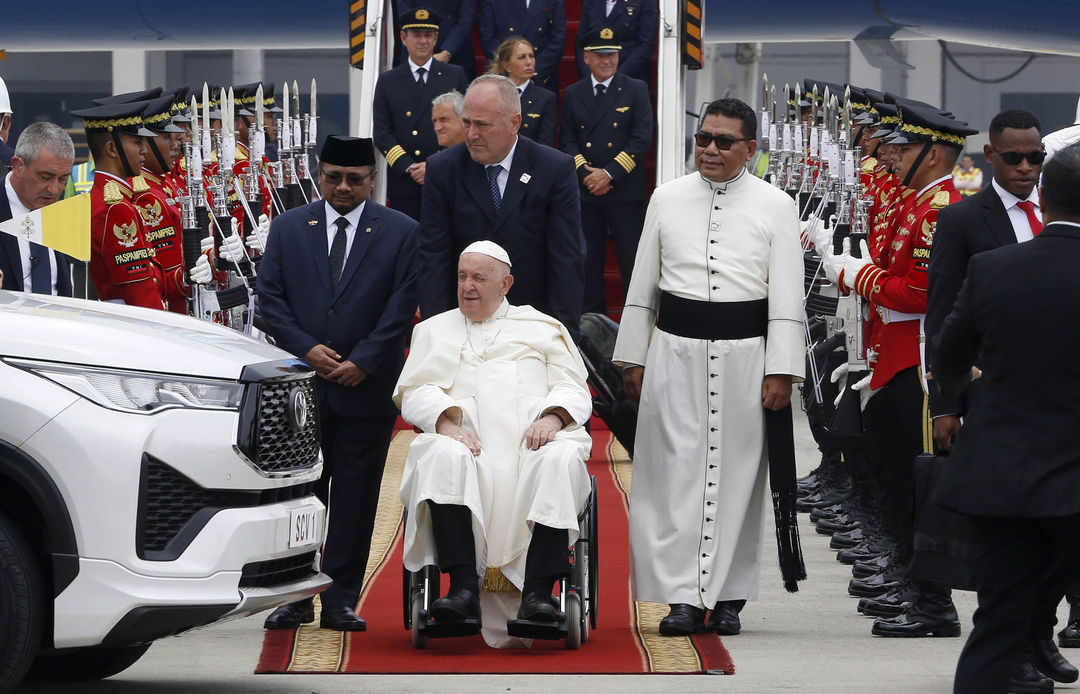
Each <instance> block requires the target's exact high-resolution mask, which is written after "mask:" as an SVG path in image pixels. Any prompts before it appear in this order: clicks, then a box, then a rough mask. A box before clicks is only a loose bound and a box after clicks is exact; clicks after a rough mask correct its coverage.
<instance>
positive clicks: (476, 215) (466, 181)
mask: <svg viewBox="0 0 1080 694" xmlns="http://www.w3.org/2000/svg"><path fill="white" fill-rule="evenodd" d="M420 220H421V232H420V248H419V265H420V281H419V284H418V289H419V295H420V315H421V316H422V317H424V318H429V317H431V316H434V315H436V314H438V313H442V312H443V311H446V310H448V309H450V308H454V307H455V306H457V290H456V283H457V279H456V278H457V257H458V255H459V254H460V253H461V251H462V249H464V248H465V246H467V245H469V244H470V243H472V242H473V241H478V240H481V239H490V240H492V241H494V242H496V243H498V244H499V245H501V246H502V247H503V248H505V249H506V252H507V253H509V254H510V260H511V262H512V263H513V265H514V269H513V275H514V286H513V287H512V288H511V289H510V295H509V300H510V303H512V304H514V305H521V304H529V305H531V306H532V307H533V308H536V309H538V310H540V311H543V312H544V313H547V314H549V315H551V316H554V317H555V318H558V319H559V320H560V321H562V322H563V324H564V325H566V327H567V328H568V329H569V330H570V332H571V334H573V335H575V336H576V335H577V327H578V319H579V318H580V316H581V294H582V281H583V277H584V275H583V268H584V261H585V240H584V238H583V236H582V233H581V218H580V210H579V206H578V184H577V177H576V176H575V175H574V163H573V160H572V159H570V157H568V156H567V155H565V154H563V153H562V152H559V151H558V150H555V149H552V148H550V147H545V146H543V145H538V144H536V143H535V142H533V141H532V140H530V139H528V138H524V137H519V138H518V139H517V149H516V150H515V152H514V159H513V162H512V163H511V165H510V175H509V178H508V179H507V181H506V190H505V192H504V193H503V197H502V205H501V206H500V209H499V213H498V214H497V215H496V213H495V203H494V202H493V201H492V199H491V188H490V187H489V185H488V180H487V175H486V173H485V171H484V167H483V166H481V165H480V164H477V163H476V162H474V161H473V160H472V157H471V156H469V150H468V149H466V146H465V143H464V142H462V143H460V144H457V145H454V146H453V147H451V148H449V149H447V150H444V151H442V152H439V153H438V154H436V155H435V156H433V157H431V158H430V159H428V168H427V180H426V181H425V183H424V203H423V208H422V211H421V214H420Z"/></svg>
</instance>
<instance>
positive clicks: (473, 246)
mask: <svg viewBox="0 0 1080 694" xmlns="http://www.w3.org/2000/svg"><path fill="white" fill-rule="evenodd" d="M466 253H480V254H482V255H486V256H488V257H489V258H494V259H495V260H499V261H502V262H504V263H506V264H507V265H509V266H510V267H511V268H513V267H514V266H513V265H511V263H510V255H509V254H508V253H507V252H506V250H505V249H504V248H503V247H502V246H500V245H499V244H497V243H495V242H494V241H473V242H472V243H470V244H469V245H468V246H466V247H465V250H463V251H462V252H461V255H465V254H466Z"/></svg>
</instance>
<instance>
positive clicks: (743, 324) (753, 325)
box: [656, 292, 769, 340]
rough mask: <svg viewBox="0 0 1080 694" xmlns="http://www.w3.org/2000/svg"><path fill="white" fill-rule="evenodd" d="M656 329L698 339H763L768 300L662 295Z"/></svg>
mask: <svg viewBox="0 0 1080 694" xmlns="http://www.w3.org/2000/svg"><path fill="white" fill-rule="evenodd" d="M656 327H658V328H660V329H661V330H663V331H664V332H666V333H671V334H672V335H678V336H679V337H690V338H694V339H697V340H741V339H743V338H747V337H763V336H764V335H765V333H766V332H767V330H768V327H769V300H768V299H755V300H753V301H715V302H714V301H698V300H696V299H684V298H682V297H680V296H675V295H674V294H668V293H667V292H661V293H660V316H659V319H658V320H657V322H656Z"/></svg>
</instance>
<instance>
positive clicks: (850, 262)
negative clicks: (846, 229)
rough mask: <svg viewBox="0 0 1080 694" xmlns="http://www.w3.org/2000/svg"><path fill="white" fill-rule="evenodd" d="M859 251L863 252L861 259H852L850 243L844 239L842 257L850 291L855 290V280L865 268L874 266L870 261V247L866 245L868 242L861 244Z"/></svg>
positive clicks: (845, 281)
mask: <svg viewBox="0 0 1080 694" xmlns="http://www.w3.org/2000/svg"><path fill="white" fill-rule="evenodd" d="M859 250H860V251H862V257H861V258H853V257H851V253H850V252H849V251H848V241H847V239H844V254H843V256H841V257H842V258H843V259H844V284H845V285H846V286H847V288H848V289H854V288H855V279H856V278H857V277H858V276H859V273H860V272H861V271H862V269H863V268H864V267H866V266H867V265H873V264H874V261H872V260H870V247H869V246H867V245H866V241H860V242H859Z"/></svg>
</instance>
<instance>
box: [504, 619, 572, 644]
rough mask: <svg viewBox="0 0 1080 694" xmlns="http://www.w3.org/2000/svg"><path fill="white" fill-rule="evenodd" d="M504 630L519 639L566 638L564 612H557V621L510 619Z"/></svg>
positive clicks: (554, 639)
mask: <svg viewBox="0 0 1080 694" xmlns="http://www.w3.org/2000/svg"><path fill="white" fill-rule="evenodd" d="M506 631H507V633H509V634H510V635H511V636H516V637H517V638H519V639H547V640H552V641H557V640H559V639H565V638H566V631H567V629H566V613H565V612H560V613H559V621H557V622H535V621H533V620H530V619H511V620H510V621H508V622H507V623H506Z"/></svg>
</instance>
